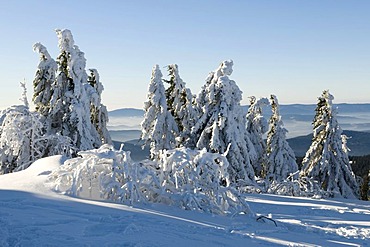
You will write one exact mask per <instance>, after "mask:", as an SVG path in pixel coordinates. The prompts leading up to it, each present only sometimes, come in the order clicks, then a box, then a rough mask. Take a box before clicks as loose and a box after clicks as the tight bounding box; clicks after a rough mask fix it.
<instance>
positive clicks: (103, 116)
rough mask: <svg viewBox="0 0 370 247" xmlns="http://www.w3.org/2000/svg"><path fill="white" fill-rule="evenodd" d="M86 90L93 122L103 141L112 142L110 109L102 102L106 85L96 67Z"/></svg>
mask: <svg viewBox="0 0 370 247" xmlns="http://www.w3.org/2000/svg"><path fill="white" fill-rule="evenodd" d="M85 90H86V92H87V95H88V98H89V99H90V115H91V123H92V124H93V125H94V127H95V129H96V131H97V132H98V134H99V136H100V139H101V141H102V143H105V144H109V143H112V140H111V138H110V135H109V132H108V129H107V123H108V110H107V107H106V106H105V105H103V104H102V103H101V94H102V92H103V90H104V87H103V84H102V83H101V82H100V77H99V73H98V71H97V70H96V69H90V75H89V77H88V84H85Z"/></svg>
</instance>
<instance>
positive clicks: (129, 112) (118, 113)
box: [108, 108, 144, 117]
mask: <svg viewBox="0 0 370 247" xmlns="http://www.w3.org/2000/svg"><path fill="white" fill-rule="evenodd" d="M108 115H109V117H143V116H144V111H143V110H142V109H135V108H122V109H116V110H113V111H109V112H108Z"/></svg>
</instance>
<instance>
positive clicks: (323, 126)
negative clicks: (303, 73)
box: [300, 90, 359, 198]
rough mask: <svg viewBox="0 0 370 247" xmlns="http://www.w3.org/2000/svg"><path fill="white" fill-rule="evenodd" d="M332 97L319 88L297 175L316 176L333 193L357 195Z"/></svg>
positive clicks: (335, 194) (351, 196)
mask: <svg viewBox="0 0 370 247" xmlns="http://www.w3.org/2000/svg"><path fill="white" fill-rule="evenodd" d="M333 99H334V97H333V96H332V95H331V94H330V93H329V91H328V90H325V91H323V93H322V95H321V96H320V97H319V99H318V103H317V106H316V110H315V111H316V114H315V117H314V120H313V138H312V144H311V146H310V148H309V150H308V151H307V153H306V156H305V157H304V159H303V162H302V165H303V167H302V171H301V174H300V175H301V176H306V177H310V178H313V179H315V180H317V181H318V182H319V184H320V185H321V187H322V188H323V189H324V190H326V191H328V192H331V193H333V195H334V196H343V197H345V198H357V197H358V196H359V188H358V184H357V182H356V178H355V175H354V173H353V172H352V168H351V166H350V164H349V159H348V153H347V149H346V145H343V144H344V143H343V137H342V129H341V128H340V126H339V125H338V121H337V117H336V114H337V112H336V109H334V108H333V104H332V101H333Z"/></svg>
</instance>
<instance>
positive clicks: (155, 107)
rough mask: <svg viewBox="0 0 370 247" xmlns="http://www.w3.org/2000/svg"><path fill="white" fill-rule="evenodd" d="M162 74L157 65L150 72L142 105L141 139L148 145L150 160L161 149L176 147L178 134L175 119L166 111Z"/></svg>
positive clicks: (155, 156) (156, 155)
mask: <svg viewBox="0 0 370 247" xmlns="http://www.w3.org/2000/svg"><path fill="white" fill-rule="evenodd" d="M162 76H163V75H162V72H161V71H160V69H159V66H158V65H155V66H154V67H153V70H152V76H151V79H150V83H149V89H148V95H147V101H146V102H145V103H144V111H145V114H144V120H143V122H142V123H141V131H142V134H141V139H142V140H144V141H145V144H148V143H150V155H151V158H152V159H157V158H158V152H159V150H162V149H173V148H175V146H176V140H175V133H177V132H178V129H177V125H176V122H175V119H174V118H173V116H172V114H171V112H169V111H168V109H167V103H166V95H165V89H164V86H163V82H162Z"/></svg>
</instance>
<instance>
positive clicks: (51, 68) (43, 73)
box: [32, 43, 58, 116]
mask: <svg viewBox="0 0 370 247" xmlns="http://www.w3.org/2000/svg"><path fill="white" fill-rule="evenodd" d="M33 50H34V51H36V52H38V53H39V54H40V63H39V65H38V67H37V71H36V75H35V78H34V80H33V98H32V101H33V103H34V105H35V108H36V111H38V112H39V113H40V114H41V115H44V116H47V115H48V113H49V111H50V100H51V95H52V93H53V84H54V81H55V74H56V71H57V67H58V66H57V63H56V62H55V60H54V59H52V58H51V56H50V54H49V52H48V51H47V49H46V47H45V46H43V45H42V44H41V43H36V44H34V46H33Z"/></svg>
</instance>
